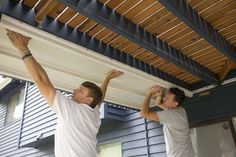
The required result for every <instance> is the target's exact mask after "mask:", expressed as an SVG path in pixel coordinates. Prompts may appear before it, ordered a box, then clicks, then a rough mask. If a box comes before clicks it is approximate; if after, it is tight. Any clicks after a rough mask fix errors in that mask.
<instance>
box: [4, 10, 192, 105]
mask: <svg viewBox="0 0 236 157" xmlns="http://www.w3.org/2000/svg"><path fill="white" fill-rule="evenodd" d="M6 28H7V29H10V30H13V31H16V32H19V33H21V34H23V35H25V36H29V37H31V38H32V39H31V41H30V43H29V48H30V50H31V51H32V54H33V55H34V57H35V58H36V59H37V60H38V61H39V63H40V64H41V65H42V66H43V67H44V68H45V70H46V72H47V73H48V75H49V78H50V80H51V81H52V82H53V84H54V85H55V86H56V88H58V89H62V90H66V91H71V90H72V89H73V88H76V87H78V86H79V85H80V84H81V83H82V82H83V81H86V80H89V81H92V82H95V83H97V84H100V83H101V81H102V80H103V78H104V77H105V75H106V73H107V72H108V71H109V70H111V69H118V70H121V71H123V72H124V75H123V76H122V77H120V78H117V79H114V80H112V81H111V83H110V86H109V88H108V92H107V95H106V98H105V99H106V100H107V101H111V102H114V103H119V104H123V105H126V106H130V107H134V108H140V104H141V102H142V100H143V98H144V96H145V92H146V91H147V89H148V88H149V87H151V86H152V85H154V84H158V85H160V86H163V87H165V88H169V87H173V86H176V85H173V84H171V83H169V82H167V81H164V80H161V79H159V78H157V77H154V76H152V75H149V74H147V73H145V72H142V71H140V70H137V69H135V68H132V67H130V66H128V65H125V64H123V63H120V62H118V61H116V60H112V59H110V58H108V57H106V56H103V55H101V54H98V53H96V52H93V51H91V50H88V49H86V48H84V47H81V46H79V45H76V44H74V43H71V42H69V41H66V40H64V39H61V38H58V37H56V36H54V35H52V34H49V33H47V32H44V31H42V30H40V29H37V28H35V27H32V26H29V25H27V24H25V23H22V22H20V21H18V20H16V19H13V18H11V17H8V16H6V15H2V18H1V23H0V36H1V38H0V74H4V75H8V76H12V77H15V78H20V79H23V80H29V81H31V80H30V78H29V76H28V74H27V72H26V69H25V66H24V63H23V62H22V60H21V59H20V56H19V54H18V53H17V51H16V49H14V47H13V46H12V45H11V43H10V41H9V39H8V38H7V36H6V30H5V29H6ZM181 89H183V88H181ZM183 90H184V91H185V93H186V95H187V96H190V97H191V96H192V92H191V91H189V90H186V89H183Z"/></svg>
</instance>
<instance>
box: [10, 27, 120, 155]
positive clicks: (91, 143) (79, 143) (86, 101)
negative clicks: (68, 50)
mask: <svg viewBox="0 0 236 157" xmlns="http://www.w3.org/2000/svg"><path fill="white" fill-rule="evenodd" d="M7 35H8V37H9V39H10V41H11V42H12V44H13V45H14V46H15V48H17V50H18V51H19V53H20V55H21V56H22V60H23V61H24V63H25V65H26V68H27V70H28V73H29V74H30V76H31V78H32V79H33V81H34V83H35V84H36V85H37V87H38V89H39V91H40V93H41V94H42V95H43V97H44V99H45V100H46V101H47V103H48V105H49V106H50V107H51V108H52V109H53V110H54V111H55V112H56V114H57V117H58V118H57V126H56V133H55V155H56V157H95V156H97V149H96V143H97V140H96V135H97V133H98V130H99V127H100V125H101V120H100V112H99V107H100V105H101V102H102V101H103V99H104V97H105V94H106V90H107V86H108V84H109V82H110V80H111V79H113V78H117V77H119V76H121V75H122V74H123V73H122V72H120V71H116V70H112V71H110V72H108V73H107V76H106V78H105V79H104V81H103V83H102V85H101V88H100V87H98V86H97V85H96V84H94V83H92V82H88V81H87V82H84V83H82V84H81V85H80V87H79V88H77V89H75V90H74V93H73V96H72V98H71V99H70V98H68V97H66V96H64V95H62V94H61V93H60V92H59V91H56V89H55V88H54V86H53V85H52V83H51V81H50V80H49V78H48V76H47V74H46V72H45V70H44V69H43V68H42V66H41V65H40V64H39V63H38V62H37V61H36V60H35V59H34V57H33V56H32V54H31V52H30V50H29V49H28V43H29V40H30V38H28V37H25V36H23V35H21V34H18V33H16V32H13V31H10V30H7Z"/></svg>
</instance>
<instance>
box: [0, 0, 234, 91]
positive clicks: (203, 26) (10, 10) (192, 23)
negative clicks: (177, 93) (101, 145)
mask: <svg viewBox="0 0 236 157" xmlns="http://www.w3.org/2000/svg"><path fill="white" fill-rule="evenodd" d="M2 14H6V15H8V16H10V17H12V18H14V19H18V20H19V21H23V22H25V23H27V24H29V25H31V26H33V27H35V28H34V29H35V30H36V31H39V30H38V29H41V30H43V31H45V32H48V33H50V34H52V35H54V36H52V38H55V36H58V37H59V38H62V39H64V40H61V39H57V40H61V41H63V42H67V41H69V42H68V45H73V47H78V46H76V45H80V46H83V47H86V48H87V49H90V50H92V51H88V50H87V51H86V52H87V53H88V58H86V59H85V58H83V59H85V60H90V59H94V55H95V56H99V57H100V58H103V59H104V60H106V61H108V60H109V58H111V59H113V60H112V61H111V60H109V63H107V67H106V68H104V69H103V68H102V67H98V68H96V72H97V73H96V72H95V73H94V75H91V74H90V75H88V76H87V77H86V78H85V79H89V78H90V76H92V77H93V78H94V76H95V75H96V76H97V77H95V78H97V80H96V79H95V81H97V82H99V81H100V80H101V78H102V76H104V73H105V71H106V70H108V69H110V68H111V67H117V66H119V68H120V69H123V67H125V70H126V69H128V71H127V72H130V69H132V70H131V71H132V72H134V71H135V72H134V73H135V76H136V75H137V76H138V77H139V79H140V80H139V81H141V80H142V77H143V76H144V77H148V79H150V78H151V81H150V80H149V83H147V84H145V81H144V80H142V81H143V82H144V83H143V82H142V83H141V84H144V87H143V88H142V87H141V88H140V87H138V88H135V89H134V90H133V91H136V92H137V91H138V92H140V93H142V94H143V92H142V91H143V89H144V88H145V89H147V86H148V85H150V84H151V83H153V82H156V79H157V78H158V80H161V83H160V84H162V83H163V82H165V83H163V84H164V86H165V87H168V86H171V85H173V84H174V85H177V86H180V87H182V88H184V89H185V91H186V92H187V93H188V94H189V95H191V94H192V92H191V91H193V90H195V89H197V88H200V87H204V86H208V85H212V84H213V85H219V84H220V83H222V81H223V80H225V78H226V77H227V75H228V74H229V73H230V72H232V71H235V69H236V65H235V63H236V48H235V47H236V29H235V28H236V2H235V1H234V0H225V1H214V0H208V1H198V0H159V1H157V0H98V1H97V0H91V1H87V0H79V1H78V0H70V1H68V0H58V1H56V0H23V1H14V0H12V1H7V0H5V2H4V3H2ZM4 27H6V25H5V26H4ZM12 28H13V29H16V28H14V26H13V25H12ZM30 29H33V28H30ZM75 30H76V31H75ZM2 31H3V30H2ZM19 31H22V33H24V34H28V35H30V33H28V32H27V31H24V30H19ZM72 32H76V33H72ZM2 33H3V32H2ZM48 33H47V34H48ZM45 36H46V34H45ZM34 38H37V35H36V36H35V37H34ZM34 38H33V39H34ZM53 40H54V39H53ZM65 40H66V41H65ZM55 47H58V45H55ZM59 47H60V46H59ZM81 49H83V48H81ZM48 50H49V48H48V47H46V48H45V50H44V52H46V51H47V52H49V51H48ZM83 51H85V49H84V50H83ZM94 51H95V52H98V53H94ZM60 53H61V54H60ZM87 53H86V54H87ZM59 54H60V55H61V56H63V57H64V56H65V58H66V57H67V56H69V55H68V54H69V53H66V49H63V52H58V51H56V52H51V51H50V53H48V54H45V56H44V57H45V60H44V62H45V64H48V66H51V65H49V63H50V62H47V59H48V58H49V56H50V55H51V57H52V58H58V57H55V56H59ZM101 55H102V56H101ZM38 56H39V58H40V57H41V55H40V53H39V55H38ZM103 56H105V57H103ZM63 57H62V58H63ZM74 57H75V56H74ZM68 59H70V58H68ZM73 59H74V58H73V57H72V60H73ZM74 60H75V59H74ZM76 60H80V57H77V58H76ZM114 60H116V61H118V62H116V61H115V62H114ZM56 61H59V60H56V59H55V60H54V59H53V63H55V65H57V64H59V63H56ZM70 61H71V59H70ZM83 61H84V60H81V61H80V63H79V62H77V63H76V64H74V66H76V67H79V66H81V67H83V68H84V70H85V69H86V67H88V66H89V65H88V63H86V64H84V63H83ZM101 62H104V61H103V60H102V61H101ZM82 63H83V64H84V65H83V64H82ZM113 63H114V65H113ZM6 64H7V63H6ZM67 64H69V63H67V62H66V60H64V62H63V65H62V64H61V66H65V65H67ZM90 64H91V63H90ZM99 64H100V62H99ZM104 64H105V63H104ZM124 64H126V65H124ZM53 65H54V64H53ZM55 65H54V66H55ZM94 65H96V64H94ZM110 65H111V66H110ZM127 65H128V66H127ZM5 66H6V65H5ZM7 66H9V65H7ZM68 66H69V65H68ZM70 66H71V65H70ZM109 66H110V67H109ZM131 67H134V68H131ZM99 69H101V71H100V70H99ZM85 71H86V72H87V71H90V69H89V68H87V69H86V70H85ZM92 71H94V70H92ZM132 72H131V73H132ZM81 74H83V73H81ZM73 75H74V74H73ZM133 76H134V75H133ZM230 76H231V75H230ZM233 76H234V75H233ZM98 77H99V78H98ZM227 78H228V77H227ZM126 79H127V78H126V77H125V76H124V77H123V78H122V79H121V80H122V81H121V82H120V85H121V84H122V83H123V84H124V86H126V87H127V88H129V87H131V86H132V85H134V84H133V83H134V82H135V81H134V80H128V81H127V80H126ZM129 79H134V78H129ZM163 80H164V81H163ZM139 81H137V82H135V83H138V84H140V82H139ZM166 82H169V83H166ZM126 83H127V84H126ZM198 85H200V86H198ZM134 86H135V85H134ZM136 86H137V85H136ZM133 91H132V92H133ZM132 92H131V93H132Z"/></svg>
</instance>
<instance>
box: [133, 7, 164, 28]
mask: <svg viewBox="0 0 236 157" xmlns="http://www.w3.org/2000/svg"><path fill="white" fill-rule="evenodd" d="M161 8H163V6H162V5H161V4H159V3H155V4H154V5H152V6H151V7H150V8H148V9H146V10H144V11H141V12H140V13H139V14H137V15H136V16H134V17H133V18H132V19H131V20H132V21H133V22H134V23H135V24H138V23H141V22H142V21H145V19H148V18H151V17H152V16H155V13H156V12H157V11H158V10H160V9H161Z"/></svg>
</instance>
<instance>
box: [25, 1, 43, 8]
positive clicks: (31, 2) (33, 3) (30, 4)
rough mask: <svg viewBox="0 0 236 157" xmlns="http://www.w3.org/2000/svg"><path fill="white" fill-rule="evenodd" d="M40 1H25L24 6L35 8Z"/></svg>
mask: <svg viewBox="0 0 236 157" xmlns="http://www.w3.org/2000/svg"><path fill="white" fill-rule="evenodd" d="M38 1H39V0H24V1H23V4H25V5H27V6H29V7H31V8H33V7H34V5H35V4H36V3H37V2H38Z"/></svg>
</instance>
